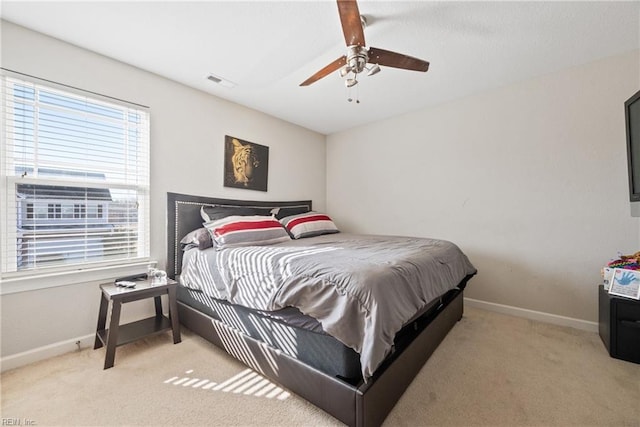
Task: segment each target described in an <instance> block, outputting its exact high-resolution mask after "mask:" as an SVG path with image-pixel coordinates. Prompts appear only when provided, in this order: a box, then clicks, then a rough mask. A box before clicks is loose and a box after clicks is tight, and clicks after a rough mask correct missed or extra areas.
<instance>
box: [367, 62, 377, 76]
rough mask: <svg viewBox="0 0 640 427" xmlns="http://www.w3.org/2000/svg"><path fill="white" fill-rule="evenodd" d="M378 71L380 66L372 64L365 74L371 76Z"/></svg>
mask: <svg viewBox="0 0 640 427" xmlns="http://www.w3.org/2000/svg"><path fill="white" fill-rule="evenodd" d="M379 72H380V66H379V65H378V64H374V66H373V67H371V68H370V69H369V72H368V73H367V76H373V75H374V74H378V73H379Z"/></svg>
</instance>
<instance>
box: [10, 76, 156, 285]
mask: <svg viewBox="0 0 640 427" xmlns="http://www.w3.org/2000/svg"><path fill="white" fill-rule="evenodd" d="M5 74H8V75H3V76H2V109H3V120H2V147H1V148H2V165H1V170H2V189H3V191H2V193H3V195H2V196H1V200H0V201H1V212H0V217H1V218H2V222H1V224H0V228H1V231H2V233H1V234H2V247H1V252H0V253H1V254H2V257H1V260H2V277H3V278H6V277H11V276H20V275H25V274H27V275H28V274H46V273H47V272H59V271H66V270H78V269H86V268H95V267H99V266H101V265H113V264H126V263H131V262H140V261H141V260H144V259H146V258H148V257H149V208H148V206H149V113H148V111H147V109H146V108H145V107H141V106H138V105H133V104H128V103H125V102H122V101H118V100H114V99H111V98H106V97H103V96H100V95H96V94H93V93H84V92H82V91H79V90H77V89H73V88H69V87H63V86H60V85H56V84H51V83H49V82H40V81H38V80H33V79H26V78H24V77H21V76H19V77H14V76H13V74H11V73H5Z"/></svg>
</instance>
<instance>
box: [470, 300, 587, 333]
mask: <svg viewBox="0 0 640 427" xmlns="http://www.w3.org/2000/svg"><path fill="white" fill-rule="evenodd" d="M464 303H465V304H467V305H468V306H469V307H476V308H481V309H483V310H487V311H495V312H496V313H501V314H508V315H510V316H516V317H524V318H525V319H530V320H537V321H539V322H545V323H551V324H554V325H559V326H569V327H571V328H576V329H581V330H583V331H589V332H598V323H597V322H590V321H588V320H581V319H574V318H572V317H565V316H558V315H557V314H551V313H545V312H542V311H535V310H528V309H526V308H519V307H512V306H510V305H502V304H496V303H493V302H487V301H480V300H477V299H472V298H465V299H464Z"/></svg>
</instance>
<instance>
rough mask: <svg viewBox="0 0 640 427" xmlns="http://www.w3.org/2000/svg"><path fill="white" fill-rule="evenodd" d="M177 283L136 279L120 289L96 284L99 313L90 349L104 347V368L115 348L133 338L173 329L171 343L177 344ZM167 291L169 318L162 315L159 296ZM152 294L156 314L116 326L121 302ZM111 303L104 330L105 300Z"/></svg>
mask: <svg viewBox="0 0 640 427" xmlns="http://www.w3.org/2000/svg"><path fill="white" fill-rule="evenodd" d="M177 288H178V282H176V281H175V280H171V279H167V281H166V283H163V284H154V283H152V281H151V280H150V279H145V280H140V281H136V287H135V288H124V287H120V286H116V285H115V284H114V283H103V284H101V285H100V289H101V291H102V292H101V297H100V312H99V315H98V327H97V328H96V340H95V344H94V346H93V348H94V350H95V349H97V348H100V347H102V346H103V345H105V346H107V355H106V357H105V361H104V369H109V368H111V367H112V366H113V363H114V360H115V356H116V347H118V346H121V345H124V344H128V343H130V342H133V341H136V340H138V339H140V338H144V337H148V336H151V335H155V334H159V333H161V332H164V331H166V330H169V329H171V330H172V331H173V343H174V344H178V343H179V342H180V341H181V338H180V323H179V321H178V304H177V302H176V290H177ZM164 294H167V295H168V297H169V318H167V317H166V316H164V315H163V314H162V300H161V299H160V297H161V296H162V295H164ZM151 297H153V298H154V300H155V306H156V315H155V316H153V317H149V318H147V319H143V320H138V321H136V322H131V323H127V324H125V325H120V311H121V308H122V304H124V303H127V302H131V301H138V300H141V299H145V298H151ZM110 301H111V302H113V306H112V309H111V320H110V321H109V329H105V326H106V323H107V311H108V308H109V302H110Z"/></svg>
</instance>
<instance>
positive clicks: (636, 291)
mask: <svg viewBox="0 0 640 427" xmlns="http://www.w3.org/2000/svg"><path fill="white" fill-rule="evenodd" d="M609 293H610V294H612V295H618V296H621V297H627V298H633V299H640V271H639V270H625V269H623V268H616V269H615V270H613V277H612V279H611V286H610V287H609Z"/></svg>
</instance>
